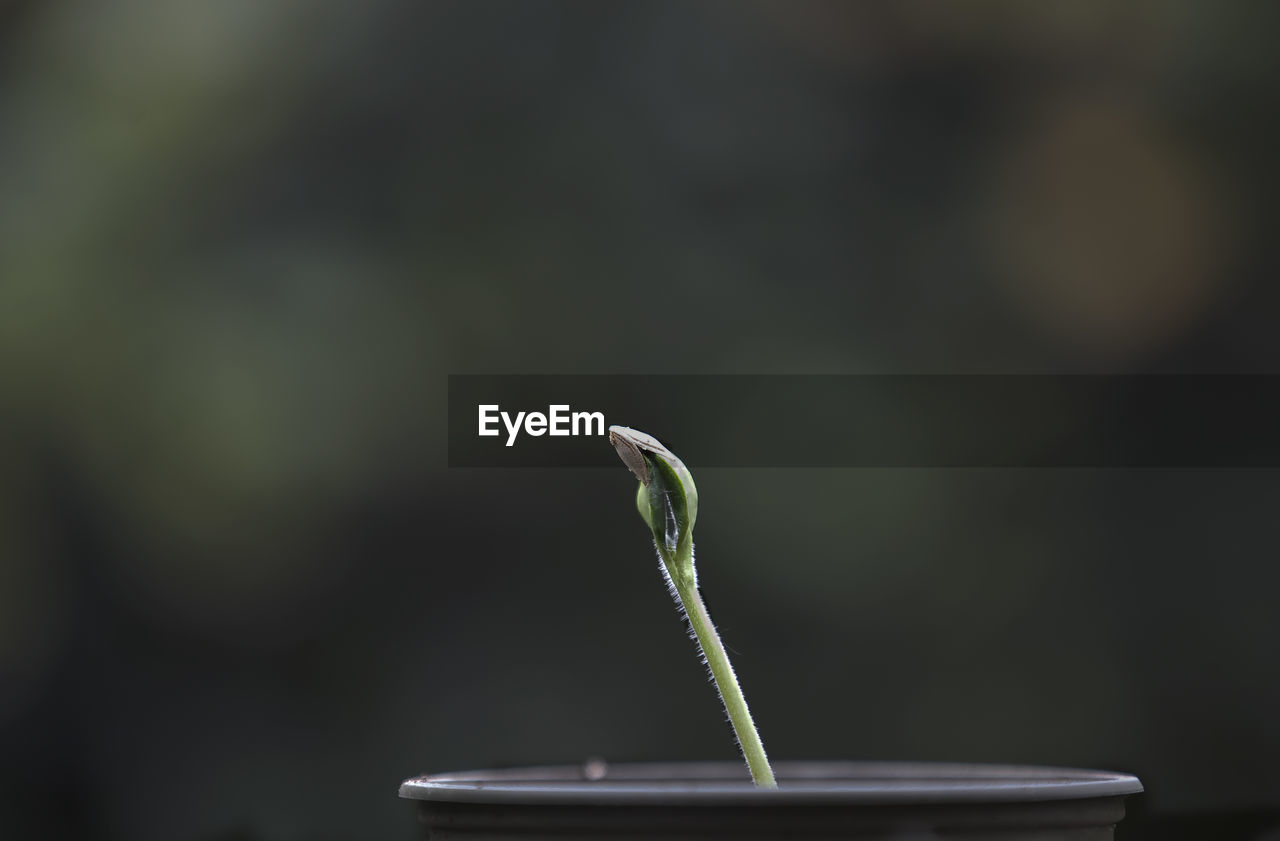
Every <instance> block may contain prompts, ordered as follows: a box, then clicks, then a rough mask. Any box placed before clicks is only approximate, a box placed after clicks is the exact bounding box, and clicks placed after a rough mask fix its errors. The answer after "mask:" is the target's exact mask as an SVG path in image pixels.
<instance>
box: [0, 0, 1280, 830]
mask: <svg viewBox="0 0 1280 841" xmlns="http://www.w3.org/2000/svg"><path fill="white" fill-rule="evenodd" d="M1277 31H1280V6H1277V5H1275V4H1267V3H1213V2H1208V0H1201V2H1183V1H1181V0H1168V2H1130V3H1111V2H1104V0H1096V1H1095V0H1090V1H1089V2H1066V1H1065V0H1064V2H1050V3H1023V2H1016V0H1007V1H1006V2H973V3H964V4H960V3H952V4H946V3H936V2H922V1H920V0H911V2H895V3H874V4H873V3H865V4H864V3H848V4H845V3H833V2H714V3H707V2H697V3H695V2H628V3H595V2H586V0H583V2H554V3H553V2H489V0H483V1H482V2H424V0H366V1H365V2H360V3H336V2H334V3H316V2H314V0H307V2H303V0H275V2H268V3H262V2H248V0H227V2H217V3H210V2H199V0H109V2H99V3H86V2H70V0H47V2H36V0H27V2H21V0H19V1H18V2H14V0H10V2H8V3H6V4H4V5H2V6H0V810H2V811H0V821H2V822H3V823H0V827H3V828H4V829H5V831H4V832H3V835H4V837H6V838H39V837H52V838H73V837H74V838H95V839H107V841H114V839H137V841H151V839H156V841H160V839H165V841H168V840H169V839H177V841H184V840H185V839H191V841H216V840H219V839H265V841H294V840H295V839H296V840H297V841H304V840H306V841H309V840H310V839H355V838H408V837H411V836H412V834H413V833H414V831H415V829H414V818H413V810H412V808H411V807H410V806H409V805H408V804H406V803H404V802H400V801H398V800H397V799H396V797H395V792H396V786H397V784H398V782H399V780H400V779H401V778H402V777H405V776H409V775H412V774H416V773H422V772H427V771H443V770H451V769H460V768H472V767H484V766H490V765H498V764H518V763H549V762H576V761H580V760H582V759H583V758H584V757H587V756H590V755H600V756H604V757H606V758H609V759H612V760H624V759H692V758H726V757H731V756H732V754H733V747H732V744H731V742H730V737H729V733H728V729H727V726H726V725H725V724H724V723H723V721H722V720H721V712H720V711H719V709H718V708H717V705H716V702H715V698H714V693H713V692H712V691H711V689H710V687H708V686H707V685H706V684H705V682H704V680H703V677H702V674H701V667H700V666H699V665H698V664H697V662H696V660H695V658H694V654H693V651H692V648H691V645H690V643H689V642H688V640H686V639H685V637H684V635H683V632H682V630H681V628H680V627H679V623H678V621H677V619H676V617H675V615H674V612H673V610H672V608H671V606H670V604H669V602H668V600H667V596H666V594H665V593H664V592H663V586H662V583H661V581H660V579H659V577H658V573H657V569H656V562H655V561H654V558H653V553H652V549H651V547H650V546H649V545H648V544H647V537H646V533H645V529H644V527H643V525H642V524H641V523H640V522H639V520H638V518H637V517H636V515H635V512H634V510H633V508H632V493H633V486H632V481H631V478H630V476H629V474H628V473H627V472H626V471H625V470H623V469H622V468H621V466H619V467H618V468H617V469H614V470H603V469H597V470H592V469H581V470H505V471H504V470H497V469H486V470H448V469H446V468H445V466H444V464H445V456H444V445H445V436H444V421H445V405H444V400H445V375H446V374H448V373H485V372H488V373H523V372H546V373H574V372H578V373H622V372H629V373H694V372H697V373H788V372H796V373H861V372H874V373H912V372H926V373H951V372H956V373H968V372H1050V373H1078V372H1126V373H1130V372H1131V373H1169V372H1233V371H1247V372H1262V373H1270V372H1276V371H1277V369H1278V368H1280V364H1278V362H1280V336H1278V335H1277V331H1276V324H1277V320H1276V316H1277V314H1278V313H1280V287H1277V285H1276V284H1275V283H1274V279H1273V275H1274V272H1275V270H1276V267H1277V258H1278V257H1280V251H1278V249H1277V247H1276V244H1275V238H1274V236H1273V230H1272V226H1273V219H1274V205H1275V202H1276V199H1275V196H1276V195H1277V186H1278V185H1277V180H1278V176H1280V164H1278V163H1277V159H1276V153H1275V150H1276V149H1277V148H1280V110H1277V96H1278V95H1280V51H1278V50H1276V49H1275V45H1274V40H1275V38H1274V34H1275V32H1277ZM813 410H814V411H820V407H815V408H814V409H813ZM610 420H611V421H616V422H625V419H613V418H611V419H610ZM714 420H715V419H714V418H708V419H707V422H708V423H713V422H714ZM921 422H922V423H945V422H946V419H945V418H924V419H921ZM654 431H658V430H654ZM674 443H675V444H678V442H674ZM681 454H682V455H683V456H684V457H685V459H686V461H687V462H688V463H689V464H690V466H691V467H693V469H694V472H695V475H696V476H697V479H698V484H699V488H700V490H701V494H702V500H703V502H702V509H701V516H700V518H699V523H698V537H699V561H700V562H699V569H700V571H701V577H702V580H703V582H704V584H705V588H706V593H707V598H708V601H709V603H710V605H711V608H712V611H713V613H714V614H715V616H716V618H717V621H718V622H719V624H720V626H721V630H722V632H723V634H724V636H725V639H726V641H727V642H728V644H729V645H730V646H731V647H732V648H733V649H734V651H736V652H737V655H736V661H735V663H736V665H737V668H738V671H739V674H740V676H741V677H742V680H743V683H744V686H745V687H746V689H747V693H748V696H749V697H750V698H751V699H752V703H753V706H754V708H755V713H756V718H757V720H758V722H759V723H760V726H761V729H762V732H763V734H764V736H765V740H766V743H767V744H768V746H769V748H770V751H771V753H772V754H773V755H774V756H775V757H779V758H882V759H951V760H994V761H1025V762H1035V763H1055V764H1073V765H1085V766H1102V767H1114V768H1117V769H1121V770H1131V771H1135V772H1137V773H1139V774H1140V775H1141V776H1142V777H1143V779H1144V781H1145V782H1146V784H1147V787H1148V792H1149V793H1148V794H1147V795H1145V797H1144V799H1143V802H1142V804H1141V807H1140V808H1141V810H1142V811H1143V812H1144V813H1145V814H1147V815H1148V816H1150V817H1151V818H1152V819H1167V820H1176V819H1178V818H1179V816H1190V815H1194V814H1201V815H1203V814H1205V813H1238V814H1250V815H1253V814H1259V813H1261V814H1264V815H1265V814H1269V813H1273V812H1274V811H1275V810H1276V809H1280V765H1277V762H1276V760H1277V758H1278V757H1280V728H1278V727H1277V724H1276V710H1277V708H1280V672H1278V671H1277V669H1276V666H1275V663H1276V651H1277V633H1276V628H1275V622H1276V615H1275V603H1276V599H1275V594H1276V589H1277V585H1278V584H1280V572H1278V571H1277V565H1276V556H1277V548H1280V525H1278V524H1277V517H1276V507H1277V503H1278V502H1280V477H1277V476H1276V474H1275V472H1274V471H1264V470H1218V471H1187V470H1145V471H1123V470H976V469H975V470H925V469H913V470H807V471H800V470H795V471H784V470H772V471H761V472H757V473H754V474H753V473H752V472H750V471H745V470H706V471H699V470H698V469H697V462H698V454H697V453H693V452H682V453H681ZM779 488H784V489H785V493H786V494H787V495H789V496H790V502H789V503H788V506H789V507H788V509H787V510H788V511H789V512H790V514H789V516H787V517H785V518H780V517H777V516H765V514H766V512H768V511H772V510H776V506H777V505H778V497H777V494H778V489H779ZM1261 825H1262V824H1261V823H1260V824H1258V826H1261ZM1253 826H1254V825H1253V824H1250V827H1253ZM1250 831H1252V829H1251V830H1250ZM1170 837H1172V836H1170ZM1218 837H1226V836H1225V835H1219V836H1218ZM1240 837H1244V836H1243V835H1242V836H1240Z"/></svg>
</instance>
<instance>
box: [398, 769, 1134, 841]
mask: <svg viewBox="0 0 1280 841" xmlns="http://www.w3.org/2000/svg"><path fill="white" fill-rule="evenodd" d="M774 770H775V772H776V773H777V777H778V786H779V787H778V789H777V790H776V791H761V790H759V789H756V788H755V787H754V786H752V784H751V782H750V780H749V779H748V778H747V776H746V771H745V769H744V767H743V766H742V763H735V762H690V763H670V764H657V763H654V764H649V763H637V764H625V765H611V766H608V767H607V769H605V768H604V767H603V766H600V765H593V764H588V765H585V766H581V767H579V766H557V767H543V768H515V769H509V770H504V771H473V772H466V773H457V774H434V775H431V776H425V777H413V778H411V779H408V780H405V781H404V783H403V784H402V785H401V786H400V796H401V797H404V798H408V799H411V800H417V801H419V804H418V806H419V809H420V815H421V818H422V822H423V823H424V824H425V825H426V827H427V836H428V837H429V838H430V839H432V841H453V839H458V841H462V839H466V840H467V841H504V840H505V839H521V841H532V840H533V839H537V841H561V840H562V839H564V840H565V841H567V839H573V841H594V839H610V838H626V839H629V841H643V840H644V839H663V841H675V840H676V839H679V841H695V839H730V838H734V839H739V838H740V839H751V841H774V840H775V839H776V840H777V841H790V839H805V841H818V839H823V841H836V839H871V838H875V839H895V841H926V839H929V840H930V841H933V839H966V841H980V840H981V841H986V840H987V839H990V841H1050V839H1052V841H1110V839H1111V838H1112V837H1113V834H1114V830H1115V825H1116V823H1117V822H1118V821H1119V820H1120V819H1121V818H1122V817H1124V799H1125V798H1126V797H1128V796H1129V795H1131V794H1137V793H1138V792H1140V791H1142V783H1140V782H1139V781H1138V778H1137V777H1134V776H1131V775H1129V774H1117V773H1113V772H1110V771H1085V770H1080V769H1076V768H1044V767H1036V766H1020V765H957V764H948V763H898V762H779V763H776V764H775V765H774Z"/></svg>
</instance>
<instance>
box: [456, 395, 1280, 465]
mask: <svg viewBox="0 0 1280 841" xmlns="http://www.w3.org/2000/svg"><path fill="white" fill-rule="evenodd" d="M612 424H620V425H622V426H630V427H634V428H636V429H640V430H643V431H645V432H648V433H651V434H653V435H656V436H657V437H658V438H660V439H661V440H662V441H663V442H664V443H666V444H667V445H668V446H669V447H671V449H672V450H673V451H675V452H676V453H677V454H679V455H680V456H681V457H682V458H683V459H684V460H685V461H686V463H687V464H689V465H690V466H691V467H1277V466H1280V440H1278V438H1280V376H1268V375H1187V376H1040V375H1008V376H1005V375H975V376H960V375H902V376H900V375H884V376H877V375H865V376H862V375H860V376H838V375H802V376H796V375H737V376H735V375H688V376H679V375H661V376H648V375H617V376H604V375H600V376H595V375H569V376H559V375H536V376H528V375H454V376H450V377H449V465H450V466H451V467H591V466H609V467H613V466H616V464H617V456H616V455H615V454H614V452H613V448H612V447H610V446H609V444H608V440H607V438H606V437H605V435H606V431H607V429H608V427H609V426H610V425H612Z"/></svg>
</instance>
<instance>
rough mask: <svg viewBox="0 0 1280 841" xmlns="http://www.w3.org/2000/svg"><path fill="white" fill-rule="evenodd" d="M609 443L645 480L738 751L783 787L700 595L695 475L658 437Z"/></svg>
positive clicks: (669, 575) (654, 522) (655, 524)
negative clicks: (695, 543) (695, 561)
mask: <svg viewBox="0 0 1280 841" xmlns="http://www.w3.org/2000/svg"><path fill="white" fill-rule="evenodd" d="M609 443H610V444H613V446H614V449H616V450H617V451H618V455H619V456H620V457H621V458H622V462H623V463H624V464H625V465H626V466H627V467H628V468H630V470H631V472H632V473H634V474H635V476H636V478H637V479H639V480H640V487H639V489H638V490H637V491H636V507H637V508H638V509H640V516H641V517H643V518H644V521H645V523H646V524H648V526H649V529H650V531H652V532H653V543H654V546H656V547H657V549H658V557H659V558H660V559H661V560H662V574H663V577H665V578H666V580H667V588H668V589H669V590H670V591H671V595H672V597H673V598H674V599H675V600H676V604H677V605H678V606H679V607H680V609H681V610H682V611H683V612H684V615H685V617H686V618H687V619H688V620H689V626H690V627H691V628H692V629H693V636H694V639H695V640H696V641H697V643H698V648H699V649H700V652H701V654H702V660H703V662H704V663H706V664H707V668H708V669H710V670H711V677H712V679H713V680H714V681H715V684H716V689H717V690H719V692H720V700H721V701H722V702H723V703H724V709H725V712H726V713H728V715H729V722H730V723H731V724H732V725H733V732H734V735H736V736H737V738H738V746H739V747H740V748H742V756H743V758H744V759H746V761H747V769H748V770H749V771H750V772H751V779H752V780H754V781H755V784H756V785H757V786H759V787H760V788H777V787H778V784H777V783H776V782H775V781H774V778H773V769H772V768H770V767H769V758H768V757H767V756H766V755H765V752H764V745H763V744H762V743H761V742H760V734H759V733H757V732H756V725H755V722H754V721H752V720H751V711H750V710H748V709H747V699H746V698H744V697H743V695H742V687H741V686H739V685H738V677H737V675H735V674H734V673H733V666H731V665H729V655H728V654H726V653H725V649H724V644H723V643H721V642H720V635H719V634H718V633H716V626H715V625H713V624H712V622H711V615H710V614H709V613H707V607H706V605H705V604H703V602H702V595H701V593H699V592H698V572H697V570H696V569H695V568H694V565H693V523H694V521H695V520H696V519H697V518H698V489H697V487H696V486H695V485H694V484H693V476H691V475H690V474H689V470H688V469H687V468H686V467H685V466H684V462H682V461H680V459H678V458H676V455H675V453H673V452H671V451H670V450H668V449H667V448H666V447H665V446H663V444H662V442H660V441H659V440H658V439H657V438H654V437H653V436H652V435H646V434H645V433H643V432H639V431H637V430H635V429H629V428H627V427H625V426H611V427H609Z"/></svg>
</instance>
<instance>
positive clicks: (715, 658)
mask: <svg viewBox="0 0 1280 841" xmlns="http://www.w3.org/2000/svg"><path fill="white" fill-rule="evenodd" d="M688 547H689V548H688V550H687V551H688V555H689V557H688V558H687V559H684V558H681V561H684V562H683V563H677V564H674V565H672V564H667V563H666V560H665V559H664V560H663V564H664V566H666V569H667V575H668V577H669V578H670V579H671V586H672V589H673V590H674V591H675V595H676V598H678V599H679V600H680V605H681V607H683V608H684V612H685V615H686V616H687V617H688V618H689V625H690V627H692V628H693V633H694V636H695V637H696V638H697V642H698V647H699V648H700V649H702V656H703V659H704V660H706V663H707V668H709V669H710V670H711V677H712V679H713V680H714V681H715V684H716V689H717V690H719V692H720V700H721V701H722V702H723V703H724V709H725V712H726V713H728V715H729V723H730V724H732V725H733V732H734V735H735V736H737V738H738V746H739V747H740V748H742V756H743V758H744V759H745V760H746V761H747V769H748V770H749V771H750V772H751V779H752V780H753V781H754V782H755V784H756V785H757V786H759V787H760V788H777V787H778V783H777V782H776V781H775V780H774V778H773V769H772V768H770V767H769V757H768V756H767V755H765V752H764V744H763V743H762V742H761V741H760V734H759V733H758V732H757V731H756V723H755V721H753V720H752V718H751V710H749V709H748V708H747V699H746V697H744V696H743V694H742V687H741V686H740V685H739V684H738V676H737V675H736V674H734V672H733V666H732V665H730V663H729V655H728V653H727V652H726V651H725V649H724V643H722V642H721V641H720V634H718V633H717V632H716V626H715V624H714V623H713V622H712V621H711V614H710V613H708V612H707V606H706V605H705V604H704V603H703V601H702V594H701V593H699V592H698V584H697V581H696V580H695V579H694V578H693V577H692V576H690V575H686V574H681V570H692V569H693V563H692V562H693V544H692V542H690V543H689V544H688ZM658 551H659V554H660V555H661V554H662V550H661V547H659V550H658ZM682 554H683V553H682ZM673 566H674V569H673V568H672V567H673Z"/></svg>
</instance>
